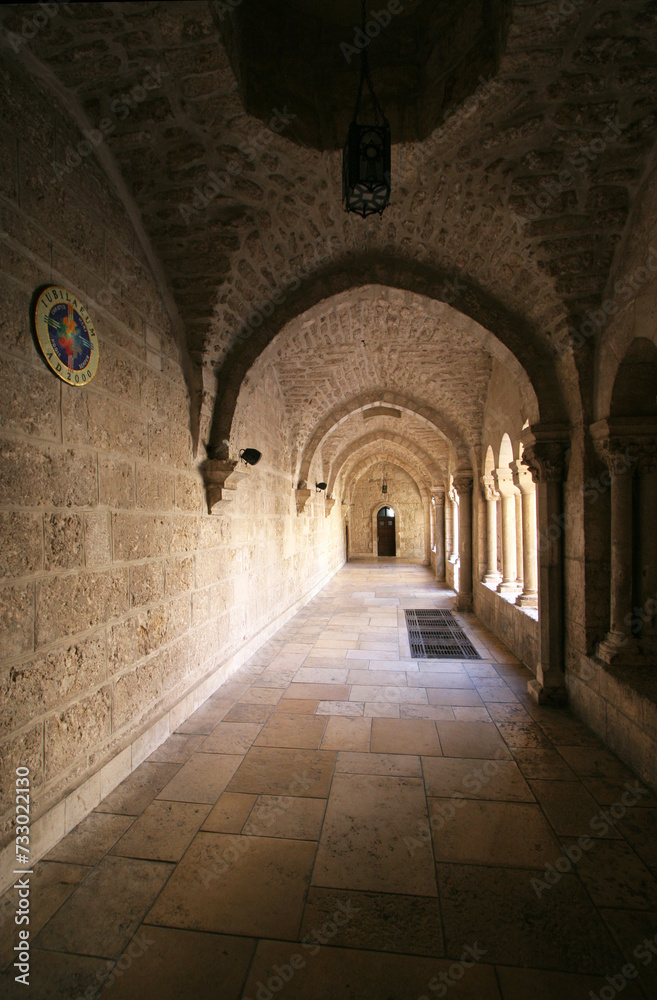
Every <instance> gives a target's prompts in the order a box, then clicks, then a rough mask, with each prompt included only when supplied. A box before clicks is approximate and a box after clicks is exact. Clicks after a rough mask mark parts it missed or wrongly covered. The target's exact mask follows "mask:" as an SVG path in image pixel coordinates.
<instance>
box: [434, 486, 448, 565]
mask: <svg viewBox="0 0 657 1000" xmlns="http://www.w3.org/2000/svg"><path fill="white" fill-rule="evenodd" d="M431 494H432V498H431V499H432V503H433V514H434V517H433V524H434V528H433V537H434V542H435V546H436V580H439V581H441V582H442V581H444V579H445V487H444V486H435V487H433V489H432V490H431Z"/></svg>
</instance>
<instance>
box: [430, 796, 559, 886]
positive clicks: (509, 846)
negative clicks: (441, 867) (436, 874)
mask: <svg viewBox="0 0 657 1000" xmlns="http://www.w3.org/2000/svg"><path fill="white" fill-rule="evenodd" d="M428 802H429V815H430V818H431V828H432V831H433V838H432V839H433V851H434V855H435V858H436V861H449V862H453V863H455V864H475V865H509V866H511V867H515V868H539V869H542V868H543V867H544V866H545V865H546V864H548V863H549V862H551V861H554V860H555V859H556V858H558V857H560V855H561V853H562V851H561V847H560V845H559V842H558V840H557V839H556V837H555V835H554V833H553V832H552V830H551V829H550V827H549V826H548V824H547V822H546V820H545V817H544V816H543V814H542V812H541V810H540V809H539V808H538V806H536V805H531V804H529V803H526V802H490V801H485V800H480V801H473V800H471V799H455V798H449V799H438V798H429V800H428Z"/></svg>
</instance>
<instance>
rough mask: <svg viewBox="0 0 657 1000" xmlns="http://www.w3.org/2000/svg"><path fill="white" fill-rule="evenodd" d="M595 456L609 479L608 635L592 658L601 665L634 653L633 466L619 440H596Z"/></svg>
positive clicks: (626, 445) (623, 444)
mask: <svg viewBox="0 0 657 1000" xmlns="http://www.w3.org/2000/svg"><path fill="white" fill-rule="evenodd" d="M595 443H596V447H597V449H598V453H599V454H600V455H601V456H602V458H603V460H604V461H605V463H606V465H607V468H608V469H609V472H610V475H611V566H610V574H609V575H610V605H609V631H608V633H607V635H606V636H605V638H604V639H603V640H602V642H601V643H600V644H599V646H598V648H597V651H596V655H597V657H598V659H600V660H602V661H603V663H611V662H612V660H615V659H617V658H618V656H619V654H620V653H621V650H622V651H623V652H624V654H625V655H627V654H628V653H630V652H635V651H636V643H635V642H634V641H633V637H632V630H631V620H632V579H633V567H632V479H633V471H634V464H635V463H633V462H632V461H631V460H630V454H629V449H628V442H624V441H622V440H621V439H620V438H612V437H610V436H607V437H597V439H596V440H595Z"/></svg>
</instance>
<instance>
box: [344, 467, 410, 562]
mask: <svg viewBox="0 0 657 1000" xmlns="http://www.w3.org/2000/svg"><path fill="white" fill-rule="evenodd" d="M386 477H387V482H388V492H387V494H386V495H385V496H384V495H383V494H382V493H381V467H380V465H378V466H377V465H375V466H373V467H372V468H371V469H369V470H368V471H367V472H366V473H365V474H364V475H363V476H361V478H360V479H359V480H358V482H357V483H356V485H355V488H354V491H353V494H352V503H353V506H352V507H351V514H350V535H349V538H350V542H349V545H350V550H351V555H373V554H374V555H376V554H377V553H376V544H375V543H376V524H375V516H376V513H377V511H378V510H379V509H380V508H381V507H383V506H384V505H387V506H390V507H392V508H393V509H394V511H395V540H396V546H397V553H396V554H397V558H399V559H405V560H407V561H408V560H410V561H413V562H428V547H429V544H428V540H427V537H426V525H425V510H424V504H423V501H422V497H421V495H420V491H419V489H418V487H417V485H416V483H415V482H414V481H413V479H412V478H411V476H410V475H409V474H408V473H407V472H405V471H404V469H400V468H399V467H398V466H390V465H388V466H387V469H386Z"/></svg>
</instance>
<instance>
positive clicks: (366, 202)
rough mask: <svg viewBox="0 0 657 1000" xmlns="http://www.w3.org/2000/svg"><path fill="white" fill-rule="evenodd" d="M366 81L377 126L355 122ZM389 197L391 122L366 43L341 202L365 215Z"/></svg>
mask: <svg viewBox="0 0 657 1000" xmlns="http://www.w3.org/2000/svg"><path fill="white" fill-rule="evenodd" d="M361 5H362V36H361V37H365V36H366V30H365V0H361ZM368 42H369V38H368ZM365 83H367V87H368V89H369V92H370V96H371V98H372V105H373V107H374V111H375V113H376V119H377V124H376V125H359V124H358V114H359V112H360V104H361V99H362V96H363V85H364V84H365ZM389 200H390V125H389V123H388V119H387V118H386V116H385V114H384V113H383V110H382V108H381V105H380V104H379V102H378V100H377V97H376V94H375V93H374V86H373V84H372V78H371V76H370V65H369V59H368V53H367V46H365V47H363V48H362V49H361V51H360V84H359V86H358V96H357V98H356V107H355V109H354V117H353V120H352V122H351V125H350V126H349V133H348V135H347V141H346V143H345V146H344V151H343V153H342V202H343V205H344V207H345V210H346V211H347V212H356V213H357V214H358V215H362V217H363V218H365V217H366V216H367V215H372V213H374V212H378V213H379V215H381V214H382V212H383V210H384V208H386V206H387V204H388V202H389Z"/></svg>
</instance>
